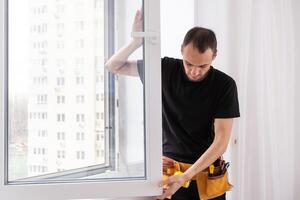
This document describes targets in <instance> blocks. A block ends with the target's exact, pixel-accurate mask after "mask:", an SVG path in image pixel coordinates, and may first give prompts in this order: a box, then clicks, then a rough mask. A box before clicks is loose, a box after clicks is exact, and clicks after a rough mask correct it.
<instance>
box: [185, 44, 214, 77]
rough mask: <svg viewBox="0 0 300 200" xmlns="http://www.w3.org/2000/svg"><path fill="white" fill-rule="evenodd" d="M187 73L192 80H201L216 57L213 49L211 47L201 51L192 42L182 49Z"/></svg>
mask: <svg viewBox="0 0 300 200" xmlns="http://www.w3.org/2000/svg"><path fill="white" fill-rule="evenodd" d="M181 53H182V57H183V66H184V70H185V73H186V75H187V77H188V78H189V80H191V81H201V80H202V79H203V78H204V77H205V76H206V75H207V73H208V71H209V69H210V65H211V63H212V61H213V60H214V58H215V55H214V53H213V51H212V50H211V49H210V48H209V49H207V50H206V51H205V52H204V53H200V52H199V51H198V50H197V49H196V48H194V47H193V44H192V43H190V44H188V45H186V46H185V47H183V48H182V49H181Z"/></svg>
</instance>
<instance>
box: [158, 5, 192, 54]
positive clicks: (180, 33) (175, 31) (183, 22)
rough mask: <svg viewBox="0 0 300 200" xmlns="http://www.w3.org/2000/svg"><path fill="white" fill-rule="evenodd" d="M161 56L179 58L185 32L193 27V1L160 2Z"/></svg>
mask: <svg viewBox="0 0 300 200" xmlns="http://www.w3.org/2000/svg"><path fill="white" fill-rule="evenodd" d="M160 2H161V8H160V11H161V55H162V57H164V56H168V57H175V58H181V52H180V47H181V44H182V41H183V38H184V36H185V34H186V32H187V31H188V30H189V29H191V28H193V26H194V0H184V1H182V0H162V1H160Z"/></svg>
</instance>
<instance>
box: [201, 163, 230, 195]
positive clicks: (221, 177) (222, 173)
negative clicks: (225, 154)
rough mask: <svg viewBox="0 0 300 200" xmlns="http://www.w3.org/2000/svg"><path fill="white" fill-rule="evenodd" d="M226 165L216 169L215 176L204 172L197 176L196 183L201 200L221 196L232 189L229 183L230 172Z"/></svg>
mask: <svg viewBox="0 0 300 200" xmlns="http://www.w3.org/2000/svg"><path fill="white" fill-rule="evenodd" d="M224 165H225V162H223V163H222V165H221V166H217V167H215V170H214V173H213V174H209V173H208V172H207V171H203V172H200V173H199V174H198V175H197V177H196V181H197V187H198V192H199V196H200V199H201V200H207V199H212V198H215V197H218V196H221V195H223V194H224V193H225V192H226V191H228V190H230V189H231V188H232V185H231V184H230V183H229V181H228V171H227V169H226V167H225V166H224Z"/></svg>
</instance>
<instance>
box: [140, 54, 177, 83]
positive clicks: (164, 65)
mask: <svg viewBox="0 0 300 200" xmlns="http://www.w3.org/2000/svg"><path fill="white" fill-rule="evenodd" d="M174 63H175V59H172V58H168V57H164V58H161V70H162V71H161V72H162V76H164V75H165V74H166V73H167V72H166V70H168V69H169V68H170V67H169V66H173V65H174ZM137 68H138V73H139V76H140V79H141V81H142V83H144V80H145V65H144V60H137Z"/></svg>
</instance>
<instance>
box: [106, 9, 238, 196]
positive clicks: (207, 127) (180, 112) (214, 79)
mask: <svg viewBox="0 0 300 200" xmlns="http://www.w3.org/2000/svg"><path fill="white" fill-rule="evenodd" d="M141 30H142V16H141V12H140V11H137V13H136V16H135V20H134V24H133V31H141ZM141 45H142V39H140V38H133V39H132V41H131V42H130V43H129V44H128V45H127V46H125V47H124V48H122V49H120V50H119V51H118V52H117V53H115V55H113V56H112V57H111V58H110V59H109V60H108V61H107V63H106V67H107V68H108V70H110V71H111V72H113V73H116V74H123V75H131V76H139V75H140V77H141V79H142V80H143V77H142V74H143V73H142V72H143V70H144V69H143V64H142V61H129V60H128V57H129V55H130V54H131V53H133V52H134V51H135V50H136V49H137V48H139V47H140V46H141ZM181 53H182V60H181V59H174V58H168V57H165V58H162V60H161V68H162V69H161V70H162V109H163V155H164V157H163V164H164V166H168V165H170V163H174V160H176V161H178V162H182V163H190V164H192V165H191V167H189V168H188V169H187V170H186V171H185V172H184V173H183V174H180V175H173V176H170V177H169V178H168V179H167V180H166V181H164V182H163V185H165V186H166V187H165V188H166V189H165V190H164V192H163V194H162V195H161V196H159V197H157V198H158V199H165V198H167V197H169V196H172V199H176V200H179V199H191V200H194V199H195V200H197V199H199V196H198V189H197V185H196V182H195V181H192V182H191V184H190V186H189V187H188V188H182V187H181V186H182V185H183V184H184V183H185V182H186V181H188V180H191V179H192V178H193V177H194V176H195V175H197V174H198V173H199V172H201V171H203V170H205V169H207V167H208V166H209V165H211V164H212V163H214V162H215V161H216V160H217V159H218V158H219V157H220V156H222V154H223V153H224V152H225V150H226V148H227V145H228V142H229V139H230V135H231V129H232V125H233V118H236V117H239V116H240V114H239V105H238V96H237V88H236V84H235V81H234V80H233V79H232V78H231V77H229V76H228V75H226V74H225V73H223V72H221V71H219V70H217V69H215V68H213V67H212V66H211V63H212V61H213V60H214V59H215V57H216V55H217V41H216V37H215V34H214V33H213V32H212V31H211V30H209V29H205V28H201V27H195V28H193V29H191V30H189V31H188V32H187V34H186V36H185V38H184V41H183V43H182V46H181ZM214 199H219V200H221V199H225V194H223V195H222V196H220V197H217V198H214Z"/></svg>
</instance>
